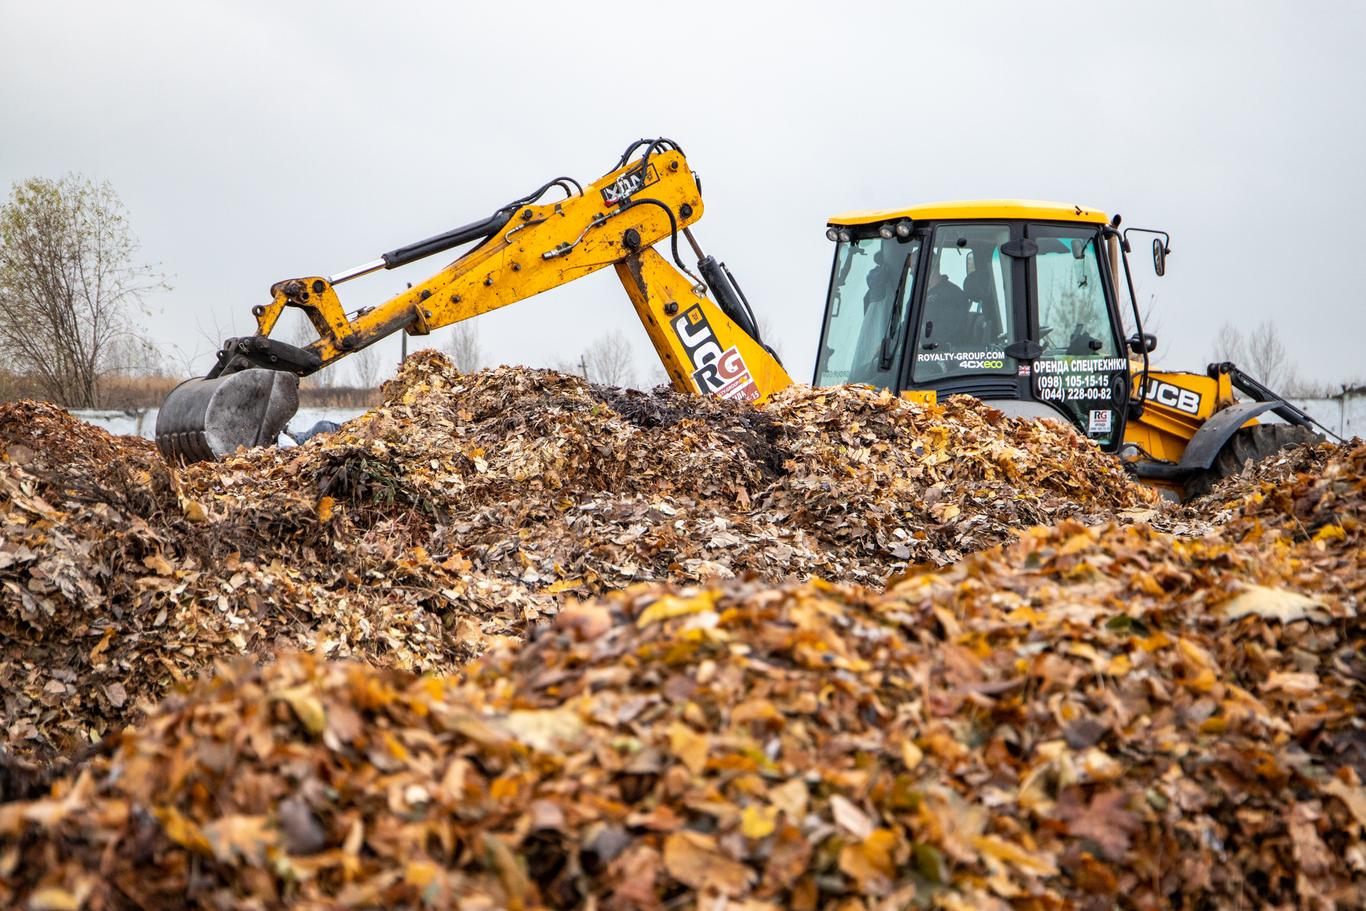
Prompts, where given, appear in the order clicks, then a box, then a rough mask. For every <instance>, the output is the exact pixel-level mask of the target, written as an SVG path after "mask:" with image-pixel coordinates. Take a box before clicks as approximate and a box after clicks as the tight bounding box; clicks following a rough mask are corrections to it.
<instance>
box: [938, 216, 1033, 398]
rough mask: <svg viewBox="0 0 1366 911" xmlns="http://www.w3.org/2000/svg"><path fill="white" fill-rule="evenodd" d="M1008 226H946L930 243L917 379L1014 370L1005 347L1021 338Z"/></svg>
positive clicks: (939, 230) (1013, 364)
mask: <svg viewBox="0 0 1366 911" xmlns="http://www.w3.org/2000/svg"><path fill="white" fill-rule="evenodd" d="M1008 240H1010V227H1009V226H1008V225H980V224H979V225H941V226H939V227H938V228H935V230H934V240H933V242H932V243H931V245H930V269H929V280H928V284H927V285H926V290H925V306H924V309H923V312H922V315H921V319H920V327H919V329H920V331H919V334H918V336H917V342H916V354H915V370H914V375H913V379H914V380H915V381H916V382H922V383H923V382H928V381H933V380H938V379H945V378H948V377H960V376H975V375H978V374H984V373H1007V374H1014V373H1015V370H1016V367H1015V362H1014V361H1013V360H1012V359H1011V358H1008V357H1006V353H1005V349H1004V346H1005V344H1006V343H1007V342H1008V341H1010V340H1011V339H1013V338H1015V326H1014V322H1015V320H1014V313H1015V307H1014V298H1013V295H1012V291H1013V289H1012V288H1011V271H1010V266H1009V260H1003V259H1002V257H1001V244H1003V243H1005V242H1006V241H1008Z"/></svg>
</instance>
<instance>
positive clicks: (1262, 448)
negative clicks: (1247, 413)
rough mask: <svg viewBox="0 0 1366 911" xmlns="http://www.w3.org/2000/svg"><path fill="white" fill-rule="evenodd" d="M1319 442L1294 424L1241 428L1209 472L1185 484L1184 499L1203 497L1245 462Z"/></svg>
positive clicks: (1318, 438)
mask: <svg viewBox="0 0 1366 911" xmlns="http://www.w3.org/2000/svg"><path fill="white" fill-rule="evenodd" d="M1322 442H1323V437H1321V436H1319V435H1318V434H1317V433H1314V431H1312V430H1310V429H1309V428H1308V427H1301V426H1300V425H1298V424H1254V425H1253V426H1251V427H1244V428H1242V429H1241V430H1238V431H1237V432H1235V433H1234V434H1233V436H1231V437H1229V438H1228V442H1226V443H1224V448H1223V449H1220V450H1219V454H1218V455H1217V456H1215V457H1214V461H1213V462H1212V463H1211V464H1210V467H1209V468H1206V469H1205V470H1204V471H1202V472H1200V473H1199V474H1198V475H1196V476H1195V477H1193V478H1191V479H1190V480H1189V481H1187V482H1186V499H1191V498H1193V497H1203V496H1204V495H1205V494H1207V493H1209V492H1210V491H1211V490H1213V489H1214V485H1216V484H1218V483H1219V482H1220V481H1222V480H1223V479H1224V478H1231V477H1233V476H1234V475H1236V474H1238V473H1239V472H1241V471H1242V470H1243V466H1244V465H1246V464H1247V463H1248V462H1259V461H1261V460H1262V459H1265V458H1269V457H1271V456H1273V455H1275V454H1276V453H1278V452H1280V451H1281V450H1282V449H1288V448H1290V447H1291V446H1299V445H1301V444H1303V443H1322Z"/></svg>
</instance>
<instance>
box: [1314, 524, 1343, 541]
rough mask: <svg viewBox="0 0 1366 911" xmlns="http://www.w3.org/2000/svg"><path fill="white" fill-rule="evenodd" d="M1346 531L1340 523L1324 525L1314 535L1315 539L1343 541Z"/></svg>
mask: <svg viewBox="0 0 1366 911" xmlns="http://www.w3.org/2000/svg"><path fill="white" fill-rule="evenodd" d="M1346 539H1347V532H1346V531H1344V530H1343V528H1342V526H1341V525H1325V526H1323V527H1322V528H1320V529H1319V531H1318V534H1316V535H1314V540H1315V541H1345V540H1346Z"/></svg>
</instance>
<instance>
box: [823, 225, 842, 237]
mask: <svg viewBox="0 0 1366 911" xmlns="http://www.w3.org/2000/svg"><path fill="white" fill-rule="evenodd" d="M825 236H826V237H828V238H829V239H830V240H839V239H840V232H839V229H837V228H834V227H829V228H826V229H825Z"/></svg>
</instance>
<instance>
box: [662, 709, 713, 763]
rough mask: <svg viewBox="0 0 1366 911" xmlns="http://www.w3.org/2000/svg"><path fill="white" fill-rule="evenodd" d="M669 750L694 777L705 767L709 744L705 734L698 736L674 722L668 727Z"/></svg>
mask: <svg viewBox="0 0 1366 911" xmlns="http://www.w3.org/2000/svg"><path fill="white" fill-rule="evenodd" d="M669 749H670V751H672V752H673V754H674V755H675V756H677V757H678V759H679V761H680V762H682V763H683V765H684V766H686V767H687V769H688V771H689V772H691V773H693V774H694V775H700V774H702V772H703V770H704V769H706V767H707V753H708V752H710V750H711V743H710V742H709V740H708V738H707V735H706V734H699V733H697V732H696V731H694V730H693V729H692V728H690V727H688V726H687V725H686V724H682V723H681V722H677V721H675V722H674V723H673V724H671V725H669Z"/></svg>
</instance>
